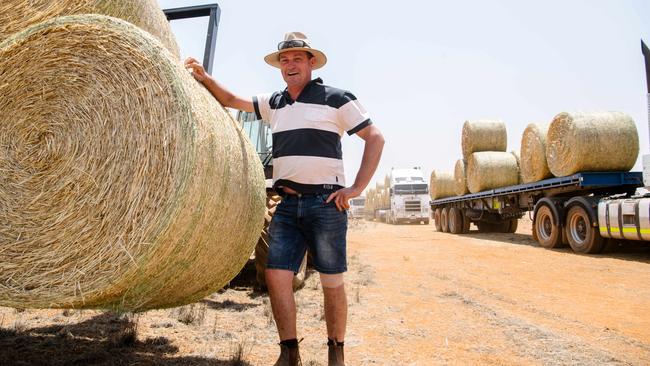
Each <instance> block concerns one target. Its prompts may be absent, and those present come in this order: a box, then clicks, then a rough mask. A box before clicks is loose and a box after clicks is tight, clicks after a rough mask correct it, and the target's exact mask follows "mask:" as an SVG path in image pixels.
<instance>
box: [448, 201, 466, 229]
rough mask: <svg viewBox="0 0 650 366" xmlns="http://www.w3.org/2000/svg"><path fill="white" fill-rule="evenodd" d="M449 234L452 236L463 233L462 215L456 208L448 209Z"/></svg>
mask: <svg viewBox="0 0 650 366" xmlns="http://www.w3.org/2000/svg"><path fill="white" fill-rule="evenodd" d="M448 215H449V217H448V221H449V232H450V233H452V234H460V233H462V232H463V214H462V213H461V212H460V210H459V209H458V208H457V207H452V208H450V209H449V214H448Z"/></svg>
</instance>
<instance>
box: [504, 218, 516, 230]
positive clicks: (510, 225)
mask: <svg viewBox="0 0 650 366" xmlns="http://www.w3.org/2000/svg"><path fill="white" fill-rule="evenodd" d="M518 226H519V220H517V219H512V220H510V221H509V222H508V231H506V232H507V233H515V232H517V227H518Z"/></svg>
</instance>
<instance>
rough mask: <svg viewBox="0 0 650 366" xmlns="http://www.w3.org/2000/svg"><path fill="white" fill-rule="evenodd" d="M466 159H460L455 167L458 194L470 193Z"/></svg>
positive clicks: (455, 187)
mask: <svg viewBox="0 0 650 366" xmlns="http://www.w3.org/2000/svg"><path fill="white" fill-rule="evenodd" d="M465 165H466V163H465V160H463V159H458V160H457V161H456V166H455V167H454V182H455V183H454V184H455V186H454V191H455V192H456V194H457V195H458V196H462V195H464V194H467V193H469V189H467V175H466V173H465Z"/></svg>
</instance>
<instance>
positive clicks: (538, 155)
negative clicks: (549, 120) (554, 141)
mask: <svg viewBox="0 0 650 366" xmlns="http://www.w3.org/2000/svg"><path fill="white" fill-rule="evenodd" d="M548 127H549V124H545V123H530V124H529V125H528V126H526V129H525V130H524V133H523V135H522V136H521V150H520V151H521V155H520V156H521V166H520V170H521V179H522V182H523V183H531V182H537V181H540V180H543V179H547V178H551V177H552V176H553V174H552V173H551V171H550V170H549V168H548V164H547V163H546V135H547V134H548Z"/></svg>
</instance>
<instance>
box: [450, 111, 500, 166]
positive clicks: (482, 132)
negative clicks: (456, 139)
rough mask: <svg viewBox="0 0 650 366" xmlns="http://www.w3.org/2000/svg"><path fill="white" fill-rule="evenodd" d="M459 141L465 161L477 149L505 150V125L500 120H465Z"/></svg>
mask: <svg viewBox="0 0 650 366" xmlns="http://www.w3.org/2000/svg"><path fill="white" fill-rule="evenodd" d="M461 143H462V148H463V159H465V161H468V160H469V157H470V155H472V153H475V152H479V151H506V148H507V144H508V135H507V133H506V125H505V123H503V122H502V121H490V120H480V121H465V123H464V124H463V133H462V141H461Z"/></svg>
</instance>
